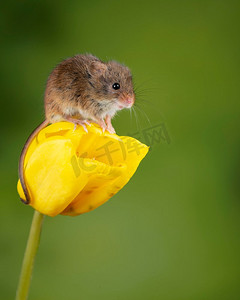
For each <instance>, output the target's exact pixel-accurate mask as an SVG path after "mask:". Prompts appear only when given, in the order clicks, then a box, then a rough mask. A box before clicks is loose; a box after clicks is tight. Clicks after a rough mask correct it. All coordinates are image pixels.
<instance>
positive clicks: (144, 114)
mask: <svg viewBox="0 0 240 300" xmlns="http://www.w3.org/2000/svg"><path fill="white" fill-rule="evenodd" d="M135 107H136V108H137V109H138V110H139V111H140V112H141V113H142V115H143V116H144V117H145V118H146V119H147V121H148V123H149V125H150V126H152V123H151V122H150V119H149V117H148V115H147V114H146V112H145V111H144V110H142V109H141V108H140V107H139V106H135Z"/></svg>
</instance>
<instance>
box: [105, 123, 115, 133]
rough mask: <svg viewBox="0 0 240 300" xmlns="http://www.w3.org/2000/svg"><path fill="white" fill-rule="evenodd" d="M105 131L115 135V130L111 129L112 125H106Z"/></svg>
mask: <svg viewBox="0 0 240 300" xmlns="http://www.w3.org/2000/svg"><path fill="white" fill-rule="evenodd" d="M106 129H107V131H108V132H109V133H116V131H115V129H114V128H113V126H112V124H111V125H108V126H107V128H106Z"/></svg>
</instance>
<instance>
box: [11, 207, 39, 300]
mask: <svg viewBox="0 0 240 300" xmlns="http://www.w3.org/2000/svg"><path fill="white" fill-rule="evenodd" d="M43 216H44V215H43V214H41V213H40V212H38V211H36V210H35V212H34V215H33V220H32V225H31V229H30V233H29V237H28V241H27V247H26V250H25V253H24V258H23V263H22V270H21V274H20V278H19V283H18V289H17V295H16V300H26V299H27V297H28V291H29V286H30V281H31V277H32V270H33V264H34V258H35V255H36V252H37V249H38V246H39V240H40V234H41V228H42V222H43Z"/></svg>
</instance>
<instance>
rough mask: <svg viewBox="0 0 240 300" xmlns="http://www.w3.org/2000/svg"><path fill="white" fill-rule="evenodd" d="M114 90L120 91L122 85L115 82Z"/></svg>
mask: <svg viewBox="0 0 240 300" xmlns="http://www.w3.org/2000/svg"><path fill="white" fill-rule="evenodd" d="M112 88H113V89H114V90H118V89H120V84H119V83H117V82H115V83H114V84H113V85H112Z"/></svg>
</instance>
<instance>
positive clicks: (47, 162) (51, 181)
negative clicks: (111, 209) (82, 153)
mask: <svg viewBox="0 0 240 300" xmlns="http://www.w3.org/2000/svg"><path fill="white" fill-rule="evenodd" d="M74 156H75V153H74V151H73V146H72V142H71V140H66V139H59V138H57V139H50V140H47V141H46V142H45V143H42V144H40V145H39V146H38V147H37V148H36V149H35V151H34V152H33V153H32V155H31V157H30V158H29V160H28V162H27V167H26V172H25V177H26V182H27V186H28V189H29V190H30V195H31V202H30V205H31V206H32V207H34V208H35V209H36V210H38V211H40V212H41V213H43V214H46V215H49V216H55V215H57V214H59V213H61V212H62V211H63V210H64V209H65V208H66V207H67V206H68V205H69V203H71V201H72V200H73V199H74V198H75V197H76V195H77V194H78V193H79V190H81V189H82V188H83V187H84V185H85V184H86V183H87V176H85V174H84V173H82V174H81V176H79V177H76V175H75V173H74V169H73V167H72V164H71V160H72V157H74ZM18 191H19V194H20V196H21V197H22V198H25V197H24V195H23V191H22V188H21V185H20V183H19V184H18Z"/></svg>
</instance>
